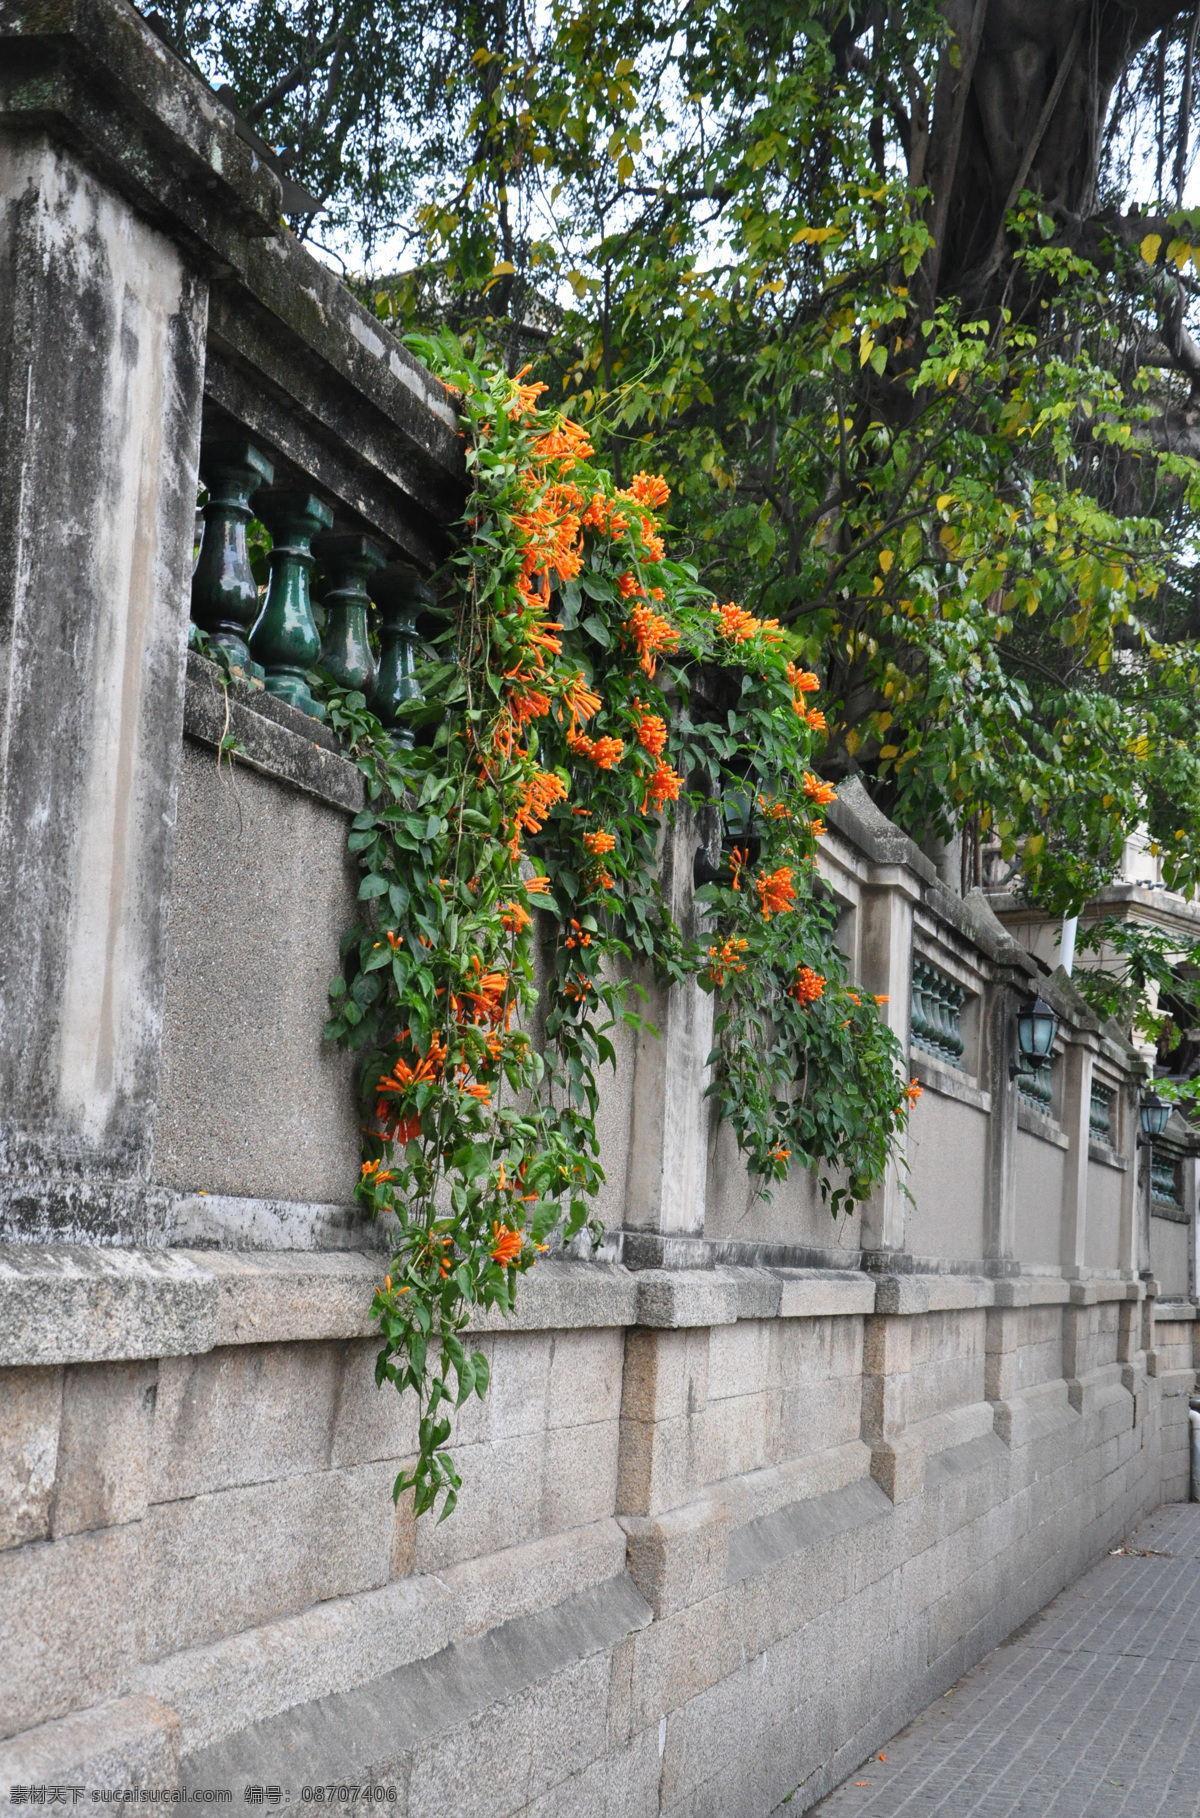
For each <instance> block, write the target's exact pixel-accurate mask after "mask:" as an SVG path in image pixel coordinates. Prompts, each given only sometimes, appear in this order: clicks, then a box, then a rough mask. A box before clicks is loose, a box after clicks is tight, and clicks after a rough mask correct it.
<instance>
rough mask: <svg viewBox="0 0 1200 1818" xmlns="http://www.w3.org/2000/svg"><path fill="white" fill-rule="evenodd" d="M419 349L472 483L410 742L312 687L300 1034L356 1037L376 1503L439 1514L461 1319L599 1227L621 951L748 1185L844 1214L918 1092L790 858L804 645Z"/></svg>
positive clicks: (813, 682) (474, 1355) (810, 750)
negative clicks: (325, 774) (381, 1472)
mask: <svg viewBox="0 0 1200 1818" xmlns="http://www.w3.org/2000/svg"><path fill="white" fill-rule="evenodd" d="M418 351H419V352H420V353H421V354H422V355H423V357H424V358H425V359H426V360H427V361H428V362H429V364H430V365H431V366H432V367H433V368H434V370H435V371H437V372H439V373H440V374H441V376H442V377H443V380H444V382H447V384H448V386H449V387H450V388H452V395H453V397H454V399H455V402H456V404H457V406H458V409H459V412H460V417H461V424H462V429H463V433H464V436H465V438H466V443H467V463H468V469H469V473H470V478H471V485H472V492H471V498H470V502H469V504H468V507H467V512H466V515H465V517H464V520H463V522H462V524H461V526H460V532H459V536H458V541H457V548H456V552H455V553H454V555H453V556H452V558H451V560H450V561H449V563H448V565H447V567H446V569H445V570H444V573H443V575H442V577H441V581H442V586H441V599H442V602H443V620H442V627H441V629H440V631H439V632H437V633H436V635H434V636H433V637H432V640H431V648H432V649H433V651H434V658H433V660H431V661H429V662H428V663H427V664H426V665H425V668H424V671H423V674H422V678H421V679H422V685H423V694H424V698H423V700H422V701H415V702H413V703H411V704H410V706H409V707H408V709H407V714H408V721H407V723H408V726H409V727H410V728H411V731H412V734H413V743H412V746H411V748H410V749H405V748H404V746H403V744H402V743H401V742H398V741H396V740H394V739H393V738H391V737H389V736H388V734H386V733H385V732H384V730H383V728H382V726H381V725H380V723H379V722H378V721H377V720H376V719H375V718H374V717H373V716H372V715H371V714H370V713H369V711H368V710H367V707H366V703H365V701H364V698H363V696H362V695H361V694H354V693H347V692H345V691H341V690H337V689H332V688H330V689H327V691H326V699H327V701H328V704H329V712H330V719H331V723H332V725H333V726H334V728H335V729H336V730H338V731H339V732H340V733H341V734H342V736H343V737H344V739H345V740H346V742H347V743H348V744H349V745H350V746H351V748H352V750H353V752H354V754H355V756H356V759H357V762H358V764H359V766H360V768H361V770H362V772H363V774H364V776H365V778H366V783H367V792H368V806H367V808H366V809H365V810H364V812H363V813H361V814H360V815H359V816H358V817H357V818H356V820H355V823H354V828H353V831H352V833H351V835H350V847H351V851H352V852H353V853H354V854H355V856H356V857H357V859H358V862H359V864H360V866H361V868H362V873H363V875H362V880H361V884H360V887H359V898H360V902H361V908H362V915H361V918H360V920H359V922H358V924H357V925H356V926H355V927H354V928H353V929H352V930H351V931H350V932H349V934H348V935H347V937H346V939H345V941H344V942H343V952H342V969H341V973H340V974H339V976H338V977H337V978H336V979H335V980H334V981H333V984H332V987H331V997H332V1001H333V1014H332V1016H331V1019H330V1021H329V1023H328V1025H327V1031H326V1032H327V1034H328V1035H329V1037H330V1038H331V1039H333V1040H336V1041H339V1042H341V1043H344V1044H345V1045H346V1046H347V1047H349V1048H351V1049H355V1050H357V1051H359V1052H360V1053H361V1055H362V1080H363V1091H364V1104H365V1107H366V1123H365V1126H364V1127H365V1146H366V1156H365V1160H364V1162H363V1167H362V1179H361V1182H360V1185H359V1188H358V1191H359V1194H360V1197H361V1198H362V1199H363V1201H365V1203H366V1204H367V1205H368V1206H369V1207H370V1209H371V1211H372V1212H373V1214H374V1215H375V1216H376V1217H380V1218H386V1219H387V1220H388V1221H389V1224H390V1229H391V1245H392V1258H391V1266H390V1270H389V1272H388V1274H387V1277H386V1280H385V1282H384V1285H383V1286H382V1287H381V1288H380V1289H379V1291H378V1293H377V1295H376V1297H375V1301H374V1304H373V1307H372V1314H373V1316H374V1317H375V1318H376V1319H377V1321H378V1324H379V1329H380V1332H381V1335H382V1338H383V1348H382V1350H381V1352H380V1356H379V1362H378V1367H377V1380H378V1381H379V1382H380V1384H382V1383H383V1382H384V1381H385V1380H387V1381H391V1382H392V1383H394V1384H395V1385H396V1387H397V1388H398V1389H400V1390H403V1389H405V1388H411V1389H412V1390H413V1391H414V1392H415V1393H416V1395H417V1397H418V1401H419V1408H420V1421H419V1448H418V1457H417V1459H416V1462H415V1464H414V1465H413V1468H412V1469H411V1471H407V1472H402V1473H401V1475H400V1476H399V1477H398V1478H397V1480H396V1485H395V1495H396V1496H397V1498H398V1497H399V1496H400V1495H401V1494H402V1493H403V1492H404V1491H405V1490H407V1489H412V1490H413V1492H414V1501H415V1507H416V1511H417V1513H418V1514H421V1513H423V1512H424V1511H426V1510H428V1509H431V1508H434V1507H435V1506H436V1505H437V1504H438V1503H439V1501H440V1503H441V1514H442V1516H443V1517H444V1516H445V1515H447V1514H449V1513H450V1511H451V1510H452V1509H453V1507H454V1505H455V1500H456V1496H457V1492H458V1490H459V1488H460V1478H459V1475H458V1473H457V1470H456V1469H455V1466H454V1463H453V1459H452V1458H451V1456H450V1454H449V1452H448V1450H447V1442H448V1440H449V1437H450V1429H451V1420H450V1413H451V1410H452V1409H453V1408H454V1407H457V1406H460V1405H461V1404H462V1403H463V1401H464V1400H465V1399H466V1398H467V1396H468V1395H470V1394H471V1393H472V1392H475V1393H477V1394H479V1395H482V1394H483V1393H484V1392H485V1390H486V1388H487V1381H488V1366H487V1361H486V1359H485V1357H484V1356H483V1354H482V1353H481V1352H478V1351H471V1350H470V1349H469V1346H468V1344H467V1343H466V1342H465V1340H464V1336H463V1335H464V1331H465V1328H466V1326H467V1324H468V1321H469V1319H470V1316H471V1314H472V1311H473V1310H474V1309H475V1308H477V1307H485V1308H491V1307H496V1308H500V1309H502V1310H504V1311H508V1310H510V1309H511V1308H512V1305H513V1298H514V1294H515V1291H516V1287H517V1282H518V1280H519V1277H520V1276H521V1275H522V1274H523V1273H524V1272H525V1271H526V1270H528V1269H529V1268H531V1267H532V1266H533V1265H534V1264H535V1263H536V1261H537V1259H538V1257H539V1256H540V1255H542V1254H543V1253H544V1252H545V1251H546V1249H547V1248H548V1246H549V1245H550V1243H551V1242H552V1241H553V1240H559V1241H562V1242H570V1241H571V1240H572V1239H573V1238H574V1237H576V1236H577V1235H578V1234H579V1233H580V1232H581V1231H583V1230H584V1228H585V1227H588V1226H589V1225H591V1226H592V1235H593V1237H596V1238H598V1236H599V1231H598V1229H597V1228H595V1227H594V1225H593V1223H592V1221H591V1219H590V1213H589V1205H590V1202H591V1201H592V1200H593V1198H594V1196H595V1195H596V1193H597V1191H598V1189H599V1188H600V1186H601V1185H602V1183H603V1179H604V1175H603V1169H602V1159H601V1155H600V1146H599V1142H598V1138H597V1133H596V1121H595V1120H596V1112H597V1105H598V1084H597V1076H598V1072H599V1070H600V1068H601V1067H602V1066H603V1065H604V1064H605V1063H608V1064H610V1065H613V1064H615V1062H616V1049H615V1047H614V1044H613V1039H612V1037H613V1034H614V1031H615V1030H616V1029H617V1028H618V1027H619V1026H620V1025H621V1023H622V1022H626V1023H629V1024H632V1025H634V1026H635V1027H636V1026H640V1024H641V1021H642V1018H641V1014H640V1012H639V1010H638V1008H637V1004H638V1002H639V994H638V987H637V984H636V982H635V981H636V979H637V977H638V974H639V971H641V972H642V974H643V976H644V975H645V973H646V971H647V970H648V969H649V970H652V972H653V973H654V974H655V975H656V976H657V977H658V978H659V979H660V980H664V981H668V982H671V983H676V984H682V983H685V982H686V981H688V980H696V981H697V982H698V983H699V985H700V986H701V987H702V988H703V989H705V990H706V991H710V992H712V993H713V994H714V996H715V998H716V1000H717V1002H716V1006H715V1008H716V1015H715V1024H714V1026H715V1044H716V1045H715V1048H714V1051H713V1054H712V1055H711V1056H710V1061H711V1063H712V1066H713V1085H712V1088H711V1091H712V1093H713V1095H714V1096H715V1098H716V1100H717V1104H718V1107H719V1110H720V1113H721V1115H722V1116H724V1117H726V1118H727V1119H728V1120H729V1122H730V1124H731V1125H732V1128H733V1130H734V1132H735V1135H736V1137H737V1141H738V1143H739V1146H740V1148H741V1150H742V1152H743V1153H744V1156H745V1159H746V1163H747V1166H748V1168H749V1170H750V1171H751V1173H752V1174H753V1175H755V1176H756V1177H757V1178H758V1180H759V1183H760V1186H761V1188H762V1190H763V1191H764V1192H768V1193H769V1191H770V1188H771V1185H772V1183H774V1182H777V1181H780V1180H782V1179H783V1178H784V1177H785V1176H786V1175H787V1173H788V1171H789V1169H790V1168H792V1167H794V1166H797V1165H800V1166H807V1167H812V1168H815V1169H817V1170H818V1171H819V1172H820V1177H821V1180H822V1187H823V1190H824V1191H825V1192H826V1194H827V1195H828V1197H829V1198H830V1201H831V1204H832V1206H833V1209H834V1210H835V1211H839V1210H843V1209H848V1208H852V1207H853V1205H854V1204H855V1203H856V1202H857V1201H858V1200H860V1199H861V1198H862V1196H863V1195H864V1194H865V1193H866V1192H868V1191H869V1189H870V1187H871V1186H872V1184H873V1183H874V1182H875V1181H876V1180H877V1179H878V1178H879V1176H880V1174H881V1173H882V1171H883V1168H884V1166H885V1164H886V1161H887V1157H888V1154H889V1149H890V1145H891V1142H892V1138H893V1136H894V1134H895V1132H896V1131H897V1130H898V1129H899V1128H900V1127H901V1126H902V1125H903V1123H904V1120H905V1117H906V1115H907V1112H908V1109H909V1103H910V1098H911V1095H912V1092H913V1088H907V1087H905V1086H904V1083H903V1078H902V1076H901V1074H900V1073H899V1071H898V1066H899V1060H900V1050H899V1047H898V1045H897V1044H896V1042H895V1040H894V1038H893V1037H892V1035H891V1034H890V1032H889V1030H888V1029H887V1027H886V1025H885V1024H884V1022H883V1020H882V1019H881V1017H880V1016H879V1014H878V1010H877V1007H876V1004H875V1002H874V1000H872V999H869V998H868V999H866V1000H865V1001H864V999H863V998H862V997H861V996H860V995H859V994H857V993H855V992H854V991H853V990H851V989H850V988H849V985H848V983H847V980H846V975H845V968H844V965H843V962H842V960H841V957H840V955H839V953H838V951H837V949H836V947H835V946H834V945H833V940H832V935H833V928H834V914H833V910H832V907H831V905H830V904H829V903H828V902H826V901H825V900H824V898H823V895H822V891H821V886H820V882H819V878H818V876H817V872H816V865H817V860H816V851H817V842H818V841H819V839H820V837H821V835H822V833H823V831H824V827H823V824H822V821H821V812H822V809H823V807H824V805H825V804H826V803H827V802H828V801H829V800H830V799H831V798H832V795H833V790H832V788H831V787H830V786H829V785H828V784H826V783H824V782H822V781H820V780H819V778H818V777H817V775H816V774H815V772H814V769H813V754H814V751H815V750H816V749H817V747H818V745H819V743H820V740H821V735H822V732H823V730H824V721H823V716H822V714H821V711H820V709H819V708H818V707H816V706H815V705H814V704H813V701H812V696H813V694H814V693H815V692H816V690H817V677H816V676H815V674H813V673H811V672H810V671H808V670H807V669H806V668H805V667H804V666H803V663H802V662H801V660H800V653H799V649H798V647H795V646H791V645H790V641H789V638H788V636H787V635H786V634H785V633H783V632H781V631H780V629H779V628H778V627H777V626H776V625H775V623H774V622H773V621H770V620H760V619H756V618H754V617H753V616H752V615H751V614H750V613H748V612H745V611H743V610H741V609H740V608H739V607H737V606H736V605H732V604H722V603H720V602H714V600H713V598H712V596H711V594H710V593H707V592H706V591H705V589H704V588H703V587H702V586H701V585H700V583H699V580H698V578H697V575H696V573H695V571H694V570H693V569H692V568H690V567H688V566H687V565H686V564H684V563H681V562H678V561H673V560H671V559H670V558H669V557H668V554H667V550H666V545H665V533H664V523H663V516H662V514H663V510H664V507H665V506H666V505H667V503H668V490H667V487H666V485H665V483H664V482H663V481H662V480H661V479H659V478H657V477H656V476H654V475H651V474H646V473H639V474H638V475H637V476H636V477H635V478H634V479H633V481H632V482H631V484H630V485H629V486H628V487H626V488H624V489H622V488H619V487H618V486H616V484H615V483H614V481H613V478H612V476H611V475H610V474H609V473H608V472H607V471H605V470H604V468H603V467H602V466H600V465H599V464H598V463H597V462H596V460H595V458H594V452H593V449H592V446H591V443H590V441H589V439H588V436H587V434H586V432H585V431H584V429H582V428H581V427H580V426H579V425H578V424H577V423H575V422H573V421H571V420H570V419H569V418H567V417H564V416H562V415H561V414H560V413H558V412H554V411H548V410H545V409H543V408H542V407H541V406H540V403H539V399H540V395H541V393H542V391H543V390H544V389H545V388H544V387H543V386H541V385H538V384H523V383H521V382H520V379H519V378H518V379H516V380H514V379H511V378H509V377H508V376H507V375H506V374H505V373H503V372H502V371H493V372H488V371H483V370H481V369H479V368H478V367H475V366H472V365H471V364H470V363H469V362H468V361H467V359H466V357H465V355H464V353H463V350H462V348H461V346H460V345H459V343H457V342H455V341H453V340H452V339H451V338H449V337H443V338H441V339H439V340H437V341H424V342H422V343H421V344H420V346H419V348H418ZM681 811H688V812H692V813H694V814H695V815H696V816H697V824H700V825H705V824H707V825H708V826H709V829H710V837H709V840H708V842H707V847H706V853H707V856H706V857H705V858H704V859H703V860H702V861H701V862H702V864H703V865H704V866H705V867H706V869H705V870H704V871H703V873H702V875H704V876H705V877H706V878H707V881H706V882H704V883H703V885H702V887H701V888H699V889H698V891H697V893H696V895H697V898H698V900H699V901H700V903H702V904H703V905H704V915H705V926H706V932H705V934H704V937H703V938H702V939H700V940H699V941H695V940H689V939H688V938H686V937H685V934H684V933H683V931H681V929H680V928H679V927H678V926H677V924H676V923H675V921H674V920H673V919H672V916H671V914H670V910H669V906H668V903H667V901H666V899H665V897H664V893H663V891H662V888H661V886H660V882H659V872H660V852H661V842H662V839H663V836H664V827H665V824H666V822H667V821H668V819H669V817H670V816H672V815H673V814H675V813H678V812H681Z"/></svg>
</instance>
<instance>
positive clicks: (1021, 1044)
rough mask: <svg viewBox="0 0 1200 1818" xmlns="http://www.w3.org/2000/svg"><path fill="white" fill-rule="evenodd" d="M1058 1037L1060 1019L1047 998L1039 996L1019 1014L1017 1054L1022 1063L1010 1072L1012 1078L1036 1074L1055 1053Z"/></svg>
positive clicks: (1013, 1067)
mask: <svg viewBox="0 0 1200 1818" xmlns="http://www.w3.org/2000/svg"><path fill="white" fill-rule="evenodd" d="M1057 1034H1058V1016H1057V1014H1056V1013H1055V1011H1053V1010H1052V1009H1051V1008H1050V1005H1049V1004H1048V1003H1047V1002H1046V1000H1045V998H1042V997H1035V998H1033V999H1032V1000H1031V1002H1029V1003H1027V1004H1022V1006H1021V1008H1020V1009H1019V1010H1018V1011H1017V1053H1018V1055H1019V1056H1020V1059H1019V1060H1016V1061H1013V1062H1012V1063H1011V1064H1010V1066H1009V1069H1008V1072H1009V1077H1010V1078H1015V1077H1016V1075H1017V1074H1018V1073H1035V1072H1037V1070H1038V1069H1039V1068H1040V1067H1041V1065H1042V1063H1043V1062H1044V1061H1047V1060H1049V1058H1050V1055H1051V1054H1052V1053H1053V1051H1054V1038H1055V1036H1056V1035H1057Z"/></svg>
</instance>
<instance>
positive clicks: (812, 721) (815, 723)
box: [804, 707, 828, 732]
mask: <svg viewBox="0 0 1200 1818" xmlns="http://www.w3.org/2000/svg"><path fill="white" fill-rule="evenodd" d="M804 717H805V719H806V720H807V721H808V723H809V725H810V726H811V727H812V729H813V731H814V732H826V731H827V730H828V723H827V721H826V719H825V715H824V714H823V713H822V712H821V709H820V708H819V707H810V708H809V709H808V712H807V713H806V714H805V716H804Z"/></svg>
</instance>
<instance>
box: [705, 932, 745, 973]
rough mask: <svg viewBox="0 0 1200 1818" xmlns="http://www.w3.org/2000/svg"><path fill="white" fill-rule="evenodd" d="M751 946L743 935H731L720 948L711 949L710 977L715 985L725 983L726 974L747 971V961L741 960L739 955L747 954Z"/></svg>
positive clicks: (709, 951) (709, 956) (709, 960)
mask: <svg viewBox="0 0 1200 1818" xmlns="http://www.w3.org/2000/svg"><path fill="white" fill-rule="evenodd" d="M749 945H750V943H749V941H747V940H743V938H742V937H741V935H736V934H735V935H731V936H730V938H729V939H728V940H727V941H723V942H722V943H721V945H720V946H719V947H710V948H709V950H708V976H709V979H710V980H711V982H712V983H713V984H714V985H723V984H724V983H725V974H726V972H744V971H745V970H746V965H745V961H744V960H739V958H738V955H739V954H741V953H745V951H746V949H747V947H748V946H749Z"/></svg>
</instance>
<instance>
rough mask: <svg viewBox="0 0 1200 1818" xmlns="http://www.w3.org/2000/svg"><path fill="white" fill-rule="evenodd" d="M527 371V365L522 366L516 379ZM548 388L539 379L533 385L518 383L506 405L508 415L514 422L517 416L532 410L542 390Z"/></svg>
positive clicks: (524, 414)
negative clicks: (513, 394) (514, 393)
mask: <svg viewBox="0 0 1200 1818" xmlns="http://www.w3.org/2000/svg"><path fill="white" fill-rule="evenodd" d="M528 371H529V367H528V366H523V367H522V368H521V370H520V372H519V373H518V374H517V378H518V379H521V378H523V377H524V375H525V374H526V373H527V372H528ZM549 389H550V387H549V386H548V385H543V383H542V381H541V380H540V379H539V380H537V381H536V383H535V384H533V385H518V386H517V392H516V396H515V397H514V398H513V400H512V402H511V403H510V404H509V407H508V414H509V416H510V417H511V418H512V419H513V421H514V422H515V421H516V419H517V418H518V417H523V416H526V415H527V414H528V413H529V412H530V411H531V410H533V409H534V408H535V407H536V405H537V401H538V399H539V398H540V397H541V395H542V393H543V392H544V391H549Z"/></svg>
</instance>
